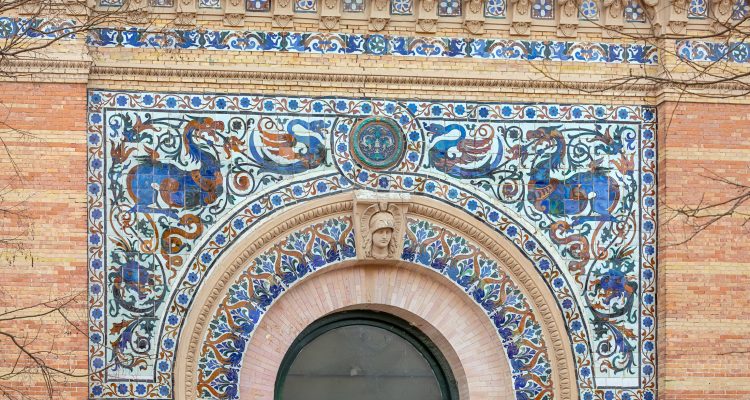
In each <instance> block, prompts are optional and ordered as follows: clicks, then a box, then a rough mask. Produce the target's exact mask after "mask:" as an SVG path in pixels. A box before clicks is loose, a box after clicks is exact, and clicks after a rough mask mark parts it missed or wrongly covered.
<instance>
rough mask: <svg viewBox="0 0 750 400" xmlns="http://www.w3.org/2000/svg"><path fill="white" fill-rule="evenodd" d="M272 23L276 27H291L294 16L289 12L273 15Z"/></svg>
mask: <svg viewBox="0 0 750 400" xmlns="http://www.w3.org/2000/svg"><path fill="white" fill-rule="evenodd" d="M272 21H273V22H272V25H273V27H274V28H291V27H292V16H291V15H288V14H277V15H274V16H273V20H272Z"/></svg>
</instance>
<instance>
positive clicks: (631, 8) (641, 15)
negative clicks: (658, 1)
mask: <svg viewBox="0 0 750 400" xmlns="http://www.w3.org/2000/svg"><path fill="white" fill-rule="evenodd" d="M624 12H625V21H627V22H646V13H645V11H644V10H643V6H642V5H641V1H640V0H628V2H627V4H625V11H624Z"/></svg>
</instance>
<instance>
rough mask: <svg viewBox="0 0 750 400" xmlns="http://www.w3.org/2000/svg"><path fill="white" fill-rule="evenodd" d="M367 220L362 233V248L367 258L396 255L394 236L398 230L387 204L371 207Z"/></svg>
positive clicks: (383, 257)
mask: <svg viewBox="0 0 750 400" xmlns="http://www.w3.org/2000/svg"><path fill="white" fill-rule="evenodd" d="M370 211H371V212H372V211H374V213H372V214H370V213H367V214H370V215H371V216H370V218H369V221H362V222H366V225H364V224H363V225H364V227H366V228H367V231H366V232H365V233H364V235H363V236H364V237H363V239H364V249H365V256H366V257H367V258H374V259H377V260H383V259H387V258H392V257H394V256H395V255H396V248H397V242H396V236H395V234H396V233H397V231H398V227H397V226H396V219H395V217H394V216H393V213H392V212H391V211H390V210H389V207H388V205H387V204H383V203H381V204H377V205H374V206H373V207H371V210H370Z"/></svg>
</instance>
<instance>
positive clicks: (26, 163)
mask: <svg viewBox="0 0 750 400" xmlns="http://www.w3.org/2000/svg"><path fill="white" fill-rule="evenodd" d="M85 113H86V87H85V85H82V84H78V85H76V84H18V83H0V124H1V125H0V138H2V140H3V141H4V144H5V145H6V146H7V147H6V148H4V149H1V152H0V204H1V205H2V208H3V209H6V210H8V209H10V210H11V211H13V212H14V213H15V212H17V213H18V214H19V215H21V216H22V217H20V218H19V217H18V216H15V215H13V214H12V213H0V240H2V239H4V240H5V241H4V242H3V243H2V244H0V252H1V254H2V258H1V259H0V313H2V312H5V311H8V310H9V309H11V308H18V307H27V306H31V305H34V304H38V303H40V302H47V301H50V300H53V299H57V298H70V296H76V295H78V296H77V297H75V299H74V301H73V302H72V303H71V304H69V305H68V306H67V307H65V315H66V316H67V318H69V319H70V321H71V322H73V324H72V325H71V324H70V323H68V322H66V321H65V319H64V317H63V316H62V315H60V314H55V313H53V314H49V315H46V316H44V317H42V318H31V319H27V320H23V321H4V320H3V319H4V318H6V317H7V315H5V316H0V331H2V332H7V333H11V334H14V335H18V338H24V337H25V338H28V339H29V340H31V339H34V338H35V340H34V341H33V343H32V344H31V345H30V346H29V349H30V350H32V351H41V352H44V351H51V352H52V353H51V354H43V356H44V359H45V360H47V361H48V362H49V365H50V366H51V367H54V368H58V369H61V370H64V371H68V372H71V373H74V374H78V375H83V377H65V378H62V377H61V378H60V379H61V381H60V382H58V383H56V384H55V387H56V388H57V389H56V397H55V398H60V399H83V398H85V397H86V376H85V374H86V372H87V367H86V364H87V352H86V347H87V340H86V336H85V334H81V333H80V332H77V331H76V328H77V329H81V330H82V331H83V332H86V329H87V325H86V314H87V312H86V309H85V303H86V301H85V299H86V242H87V240H86V201H85V200H86V196H85V190H86V183H85V182H86V141H85V140H86V136H85V131H86V128H85V126H86V116H85V115H86V114H85ZM9 127H10V128H13V129H15V130H18V131H12V130H9V129H8V128H9ZM6 150H7V152H6ZM9 154H10V156H9ZM11 156H12V158H11ZM14 163H15V166H14ZM9 241H10V242H9ZM46 310H48V309H45V307H37V308H34V309H31V310H28V311H27V312H26V313H25V314H29V313H36V312H39V311H46ZM23 314H24V313H20V314H16V315H23ZM17 355H18V351H17V349H16V348H15V347H14V346H13V345H12V344H11V343H10V342H9V341H8V340H7V339H6V338H2V339H0V376H2V375H3V374H4V373H8V372H9V371H10V370H9V368H10V367H11V366H12V365H13V363H14V360H15V357H16V356H17ZM40 378H41V377H40V376H39V375H35V376H29V375H25V376H23V377H20V381H16V382H10V381H4V380H1V379H0V385H3V386H4V388H0V390H3V389H5V390H8V388H11V389H10V390H11V392H6V393H2V392H0V398H3V399H5V398H11V399H14V398H16V397H12V396H8V397H6V395H7V394H8V393H11V394H12V395H13V396H15V394H14V393H12V390H16V389H17V390H20V391H22V392H23V393H25V394H27V395H31V396H34V398H45V394H46V389H45V386H44V383H43V381H42V380H41V379H40Z"/></svg>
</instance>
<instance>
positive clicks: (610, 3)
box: [601, 0, 625, 38]
mask: <svg viewBox="0 0 750 400" xmlns="http://www.w3.org/2000/svg"><path fill="white" fill-rule="evenodd" d="M602 5H603V6H604V10H603V12H602V13H601V15H602V19H603V22H604V32H603V36H604V37H607V38H617V37H620V33H621V32H622V28H623V26H624V25H625V19H624V18H623V10H624V8H625V0H604V2H603V3H602Z"/></svg>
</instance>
